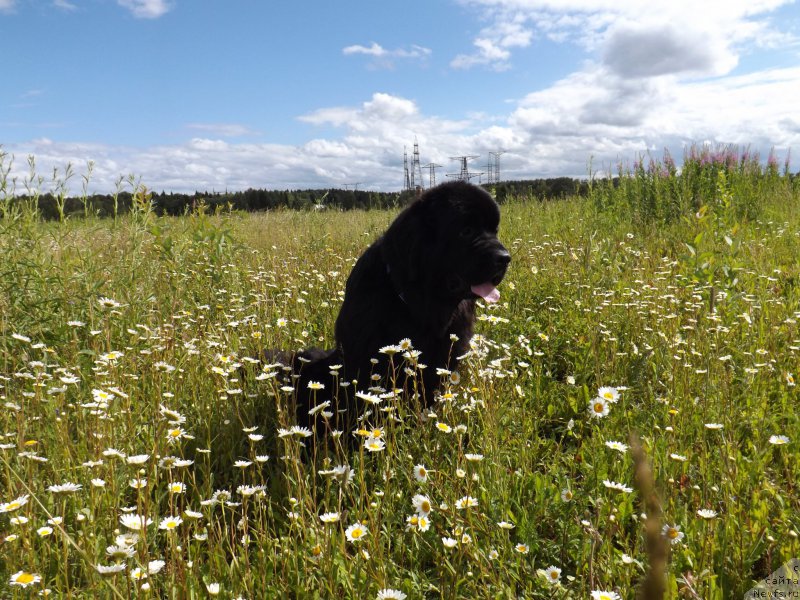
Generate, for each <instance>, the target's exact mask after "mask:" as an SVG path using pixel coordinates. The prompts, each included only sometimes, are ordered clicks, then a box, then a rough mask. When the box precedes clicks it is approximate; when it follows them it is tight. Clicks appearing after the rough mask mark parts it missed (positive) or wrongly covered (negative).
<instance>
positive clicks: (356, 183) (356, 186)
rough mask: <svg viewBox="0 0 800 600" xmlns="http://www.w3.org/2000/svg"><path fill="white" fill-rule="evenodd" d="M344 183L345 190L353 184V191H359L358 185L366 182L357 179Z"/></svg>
mask: <svg viewBox="0 0 800 600" xmlns="http://www.w3.org/2000/svg"><path fill="white" fill-rule="evenodd" d="M342 185H343V186H344V191H345V192H346V191H347V190H348V189H349V188H350V186H351V185H352V186H353V191H354V192H357V191H358V186H360V185H364V182H363V181H356V182H355V183H343V184H342Z"/></svg>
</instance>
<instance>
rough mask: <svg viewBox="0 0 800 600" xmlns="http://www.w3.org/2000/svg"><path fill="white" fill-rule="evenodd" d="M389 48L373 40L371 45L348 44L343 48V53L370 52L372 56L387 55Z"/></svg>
mask: <svg viewBox="0 0 800 600" xmlns="http://www.w3.org/2000/svg"><path fill="white" fill-rule="evenodd" d="M386 53H387V50H386V49H385V48H384V47H383V46H381V45H380V44H378V43H376V42H372V45H371V46H361V45H358V44H356V45H354V46H347V47H346V48H342V54H345V55H348V54H368V55H370V56H386Z"/></svg>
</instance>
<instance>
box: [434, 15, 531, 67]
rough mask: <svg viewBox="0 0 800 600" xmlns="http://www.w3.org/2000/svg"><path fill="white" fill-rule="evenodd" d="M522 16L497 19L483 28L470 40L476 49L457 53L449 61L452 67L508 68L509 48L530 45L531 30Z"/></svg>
mask: <svg viewBox="0 0 800 600" xmlns="http://www.w3.org/2000/svg"><path fill="white" fill-rule="evenodd" d="M524 21H525V18H524V17H520V16H517V17H512V18H510V19H509V20H498V21H497V22H496V23H494V24H493V25H492V26H491V27H487V28H485V29H483V30H482V31H481V33H480V35H479V36H478V37H477V38H475V40H474V41H473V42H472V44H473V46H475V49H476V51H475V52H473V53H471V54H459V55H458V56H456V57H455V58H454V59H453V60H452V61H451V62H450V66H451V67H453V68H454V69H469V68H471V67H474V66H478V65H484V66H488V67H490V68H492V69H494V70H496V71H502V70H505V69H508V68H509V67H510V65H509V59H510V58H511V48H524V47H527V46H529V45H530V43H531V39H532V37H533V32H532V31H531V30H530V29H528V28H526V27H524V26H523V23H524Z"/></svg>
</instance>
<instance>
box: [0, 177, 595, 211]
mask: <svg viewBox="0 0 800 600" xmlns="http://www.w3.org/2000/svg"><path fill="white" fill-rule="evenodd" d="M483 187H485V188H486V189H488V190H489V191H490V192H492V193H493V194H494V195H495V197H496V198H497V201H498V202H500V203H502V202H504V201H506V200H507V199H509V198H511V197H520V198H530V199H536V200H546V199H558V198H564V197H568V196H573V195H583V194H585V193H586V191H587V190H588V186H587V184H586V182H585V181H581V180H577V179H571V178H568V177H558V178H554V179H533V180H522V181H503V182H500V183H497V184H493V185H491V186H483ZM137 194H141V190H140V191H134V192H129V191H122V192H118V193H114V194H89V195H86V196H80V197H59V196H57V195H55V194H52V193H43V194H38V195H36V196H34V197H31V196H24V195H23V196H14V197H9V198H6V199H5V200H3V201H2V202H0V204H5V205H6V206H4V207H3V206H0V209H4V210H0V215H2V214H3V213H4V212H8V210H9V209H11V208H13V207H14V205H19V206H26V207H35V208H37V209H38V213H39V215H40V216H41V218H43V219H46V220H55V219H59V218H63V216H74V217H78V216H83V215H96V216H100V217H113V216H115V215H122V214H126V213H128V212H130V211H131V209H132V207H133V206H134V205H135V204H136V203H137ZM147 195H148V199H149V205H150V209H151V210H152V211H153V212H154V213H156V214H159V215H171V216H177V215H182V214H186V213H188V212H192V211H194V210H196V209H197V207H198V206H201V205H203V206H205V207H206V209H208V210H210V211H217V210H222V211H227V210H233V211H244V212H256V211H265V210H275V209H290V210H324V209H334V210H353V209H361V210H372V209H384V208H393V207H398V206H403V205H405V204H407V203H408V202H410V201H411V200H412V199H413V198H414V196H415V193H414V192H412V191H403V192H375V191H366V190H365V191H362V190H342V189H334V188H331V189H306V190H265V189H248V190H244V191H236V192H212V193H209V192H200V191H196V192H194V193H174V192H169V193H167V192H160V193H157V192H147ZM138 199H140V197H139V198H138Z"/></svg>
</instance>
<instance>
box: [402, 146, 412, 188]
mask: <svg viewBox="0 0 800 600" xmlns="http://www.w3.org/2000/svg"><path fill="white" fill-rule="evenodd" d="M403 174H404V177H405V179H404V180H403V189H404V190H411V189H413V186H412V185H411V174H410V173H409V172H408V153H407V152H406V147H405V146H403Z"/></svg>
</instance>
